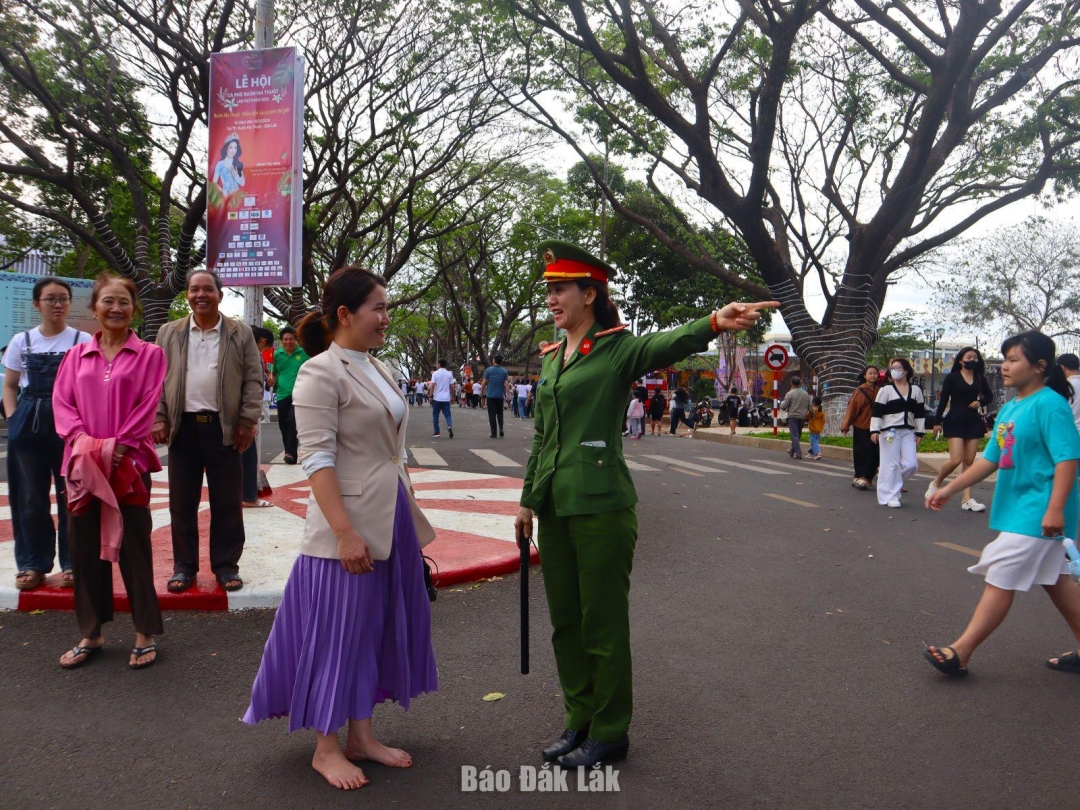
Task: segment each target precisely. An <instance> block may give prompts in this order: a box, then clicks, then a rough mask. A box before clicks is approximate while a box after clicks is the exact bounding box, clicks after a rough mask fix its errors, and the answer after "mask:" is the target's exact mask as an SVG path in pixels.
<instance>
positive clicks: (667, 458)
mask: <svg viewBox="0 0 1080 810" xmlns="http://www.w3.org/2000/svg"><path fill="white" fill-rule="evenodd" d="M645 458H651V459H652V460H653V461H662V462H664V463H665V464H674V465H675V466H676V467H685V468H686V469H688V470H694V471H695V472H700V473H711V474H712V475H716V474H717V473H720V474H721V475H727V470H718V469H716V468H715V467H706V466H704V465H703V464H694V463H692V462H689V461H683V460H682V459H680V458H671V457H670V456H645Z"/></svg>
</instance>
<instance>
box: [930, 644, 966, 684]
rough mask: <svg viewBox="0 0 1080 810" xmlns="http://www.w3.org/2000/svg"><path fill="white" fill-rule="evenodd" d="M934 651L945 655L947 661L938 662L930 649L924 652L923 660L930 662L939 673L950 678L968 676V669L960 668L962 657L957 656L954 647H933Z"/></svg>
mask: <svg viewBox="0 0 1080 810" xmlns="http://www.w3.org/2000/svg"><path fill="white" fill-rule="evenodd" d="M932 649H935V650H937V651H938V652H940V653H941V654H942V655H944V656H945V661H944V662H941V661H938V660H937V658H935V657H934V654H933V653H932V652H930V650H929V649H926V650H923V658H925V659H926V660H927V661H929V662H930V664H931V665H932V666H933V667H934V669H936V670H937V671H938V672H942V673H944V674H945V675H948V676H949V677H950V678H963V677H964V676H965V675H967V674H968V668H967V667H962V666H960V656H959V655H957V654H956V650H954V649H953V648H952V647H933V648H932Z"/></svg>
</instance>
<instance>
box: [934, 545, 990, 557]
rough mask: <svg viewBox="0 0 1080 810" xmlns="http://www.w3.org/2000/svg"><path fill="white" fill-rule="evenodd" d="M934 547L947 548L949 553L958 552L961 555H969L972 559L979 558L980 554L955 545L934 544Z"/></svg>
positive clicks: (971, 549)
mask: <svg viewBox="0 0 1080 810" xmlns="http://www.w3.org/2000/svg"><path fill="white" fill-rule="evenodd" d="M934 545H935V546H941V547H942V548H947V549H949V550H950V551H959V552H960V553H961V554H970V555H971V556H972V557H981V556H982V552H981V551H978V550H976V549H973V548H968V547H967V546H958V545H956V543H934Z"/></svg>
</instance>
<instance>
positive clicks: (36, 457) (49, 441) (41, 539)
mask: <svg viewBox="0 0 1080 810" xmlns="http://www.w3.org/2000/svg"><path fill="white" fill-rule="evenodd" d="M35 410H36V411H45V412H46V418H40V416H39V414H38V413H36V412H35ZM35 416H38V419H37V420H35ZM35 421H37V423H38V424H37V425H36V427H37V431H36V432H35V431H34V427H35ZM63 460H64V441H63V439H61V438H60V437H59V436H57V435H56V430H55V429H54V427H53V420H52V403H51V402H49V401H48V400H43V401H41V402H37V401H35V400H32V399H28V398H25V397H24V398H23V400H22V401H20V402H19V407H18V408H17V409H16V410H15V413H14V414H12V415H11V417H9V419H8V459H7V471H8V501H9V503H10V504H11V528H12V531H13V533H14V535H15V569H16V570H17V571H37V572H39V573H41V574H47V573H49V572H50V571H52V568H53V559H54V557H55V556H59V562H60V570H61V571H67V570H70V568H71V555H70V553H69V552H68V537H67V532H68V527H67V494H66V491H65V489H64V479H63V477H62V476H61V475H60V467H61V462H62V461H63ZM54 484H55V486H56V512H57V518H58V520H57V522H56V523H53V518H52V504H51V502H50V499H49V495H50V494H51V493H52V490H53V486H54Z"/></svg>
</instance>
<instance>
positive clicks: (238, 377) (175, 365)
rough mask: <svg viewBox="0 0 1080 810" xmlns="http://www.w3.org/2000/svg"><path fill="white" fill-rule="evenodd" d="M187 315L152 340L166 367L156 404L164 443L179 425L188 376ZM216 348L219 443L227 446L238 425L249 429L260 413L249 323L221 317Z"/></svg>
mask: <svg viewBox="0 0 1080 810" xmlns="http://www.w3.org/2000/svg"><path fill="white" fill-rule="evenodd" d="M190 321H191V316H190V315H188V316H187V317H186V318H181V319H180V320H178V321H172V322H171V323H167V324H165V325H164V326H163V327H161V329H160V330H159V331H158V335H157V345H158V346H160V347H161V348H163V349H164V350H165V357H166V359H167V360H168V362H169V371H168V373H167V374H166V375H165V388H164V391H163V392H162V394H161V401H160V402H159V403H158V410H157V421H158V422H165V423H166V424H168V426H169V444H172V443H173V441H174V440H175V439H176V434H177V433H178V432H179V430H180V417H181V415H182V414H183V413H184V385H185V382H186V379H187V347H188V336H189V335H190V334H191V332H190V331H189V329H188V324H189V323H190ZM221 323H222V333H221V342H220V344H219V347H218V397H217V401H218V414H219V415H220V418H221V432H222V435H223V437H224V442H223V443H224V444H225V445H231V444H232V443H233V439H234V437H235V433H236V428H237V425H243V426H244V427H247V428H254V427H255V425H256V424H258V422H259V418H260V417H261V416H262V394H263V367H262V356H261V355H260V354H259V347H258V346H256V345H255V337H254V335H252V334H251V327H250V326H248V325H247V324H244V323H240V322H239V321H236V320H233V319H232V318H226V317H225V316H224V315H223V316H222V318H221Z"/></svg>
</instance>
